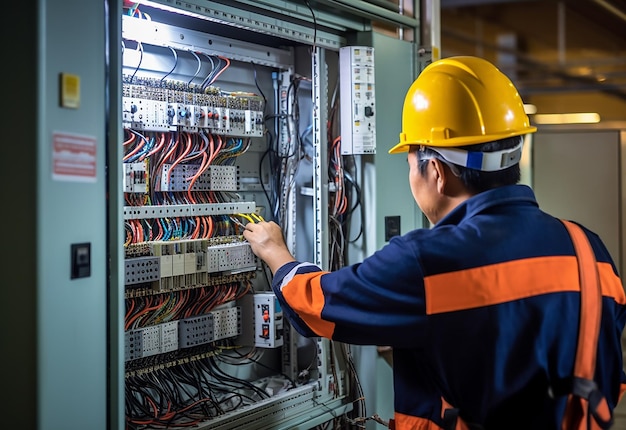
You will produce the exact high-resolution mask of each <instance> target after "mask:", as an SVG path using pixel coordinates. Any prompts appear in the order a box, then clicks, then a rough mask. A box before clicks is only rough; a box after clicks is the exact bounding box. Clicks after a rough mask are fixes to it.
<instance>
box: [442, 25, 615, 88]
mask: <svg viewBox="0 0 626 430" xmlns="http://www.w3.org/2000/svg"><path fill="white" fill-rule="evenodd" d="M441 35H442V36H443V35H445V36H448V37H453V38H455V39H457V40H460V41H463V42H465V43H468V44H470V45H475V44H476V43H479V42H480V43H481V44H482V46H483V47H484V48H486V49H491V50H492V51H494V52H506V53H509V54H514V55H516V56H517V58H518V63H519V64H524V65H527V66H529V67H532V68H534V69H535V70H540V71H542V72H544V73H545V74H546V75H547V76H553V77H558V78H561V79H564V80H567V81H570V82H576V83H579V84H582V85H583V86H584V87H587V86H590V85H593V86H595V87H596V88H597V91H598V92H601V93H605V94H608V95H611V96H614V97H618V98H620V99H622V100H626V91H620V90H616V88H615V86H610V87H609V86H605V85H603V84H601V83H598V81H597V79H596V78H595V77H592V76H579V75H572V74H570V73H568V72H567V71H565V70H564V69H562V68H561V67H556V68H555V67H552V66H550V65H549V64H545V63H543V62H541V61H538V60H536V59H534V58H532V57H530V56H528V55H526V54H524V53H522V52H520V51H518V50H515V49H507V48H503V47H501V46H498V45H494V44H491V43H486V42H485V41H477V40H476V39H475V38H474V37H472V36H470V35H468V34H466V33H464V32H460V31H458V30H451V29H449V28H443V27H442V28H441ZM518 89H519V90H520V92H523V90H524V88H523V87H520V88H518ZM571 91H575V89H573V88H572V89H571ZM546 92H549V91H546Z"/></svg>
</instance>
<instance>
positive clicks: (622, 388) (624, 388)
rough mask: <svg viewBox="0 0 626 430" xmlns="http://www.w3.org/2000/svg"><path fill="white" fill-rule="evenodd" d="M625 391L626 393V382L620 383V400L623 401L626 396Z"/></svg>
mask: <svg viewBox="0 0 626 430" xmlns="http://www.w3.org/2000/svg"><path fill="white" fill-rule="evenodd" d="M624 393H626V384H620V385H619V397H618V400H617V401H618V402H621V401H622V397H624Z"/></svg>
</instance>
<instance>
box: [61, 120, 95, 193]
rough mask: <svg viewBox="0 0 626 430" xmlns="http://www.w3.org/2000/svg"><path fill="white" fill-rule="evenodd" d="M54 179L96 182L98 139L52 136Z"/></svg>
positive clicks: (63, 135) (68, 135) (76, 136)
mask: <svg viewBox="0 0 626 430" xmlns="http://www.w3.org/2000/svg"><path fill="white" fill-rule="evenodd" d="M52 178H53V179H55V180H59V181H78V182H95V181H96V138H95V137H92V136H83V135H79V134H71V133H60V132H54V133H53V134H52Z"/></svg>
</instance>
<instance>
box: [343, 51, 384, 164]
mask: <svg viewBox="0 0 626 430" xmlns="http://www.w3.org/2000/svg"><path fill="white" fill-rule="evenodd" d="M339 73H340V78H339V79H340V81H339V83H340V88H341V93H340V94H341V153H342V154H344V155H352V154H355V155H356V154H375V153H376V111H377V109H378V108H377V106H376V91H375V89H376V87H375V82H374V48H372V47H367V46H345V47H342V48H340V50H339Z"/></svg>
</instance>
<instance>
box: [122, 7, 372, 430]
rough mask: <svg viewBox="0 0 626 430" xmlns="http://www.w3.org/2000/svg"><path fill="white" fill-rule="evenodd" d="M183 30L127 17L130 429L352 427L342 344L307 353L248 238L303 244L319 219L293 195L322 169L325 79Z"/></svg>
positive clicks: (252, 47)
mask: <svg viewBox="0 0 626 430" xmlns="http://www.w3.org/2000/svg"><path fill="white" fill-rule="evenodd" d="M212 6H213V4H212V3H210V4H209V6H205V7H207V8H208V7H212ZM177 7H182V8H184V5H182V4H178V5H177ZM145 11H149V12H148V13H149V16H150V17H151V19H143V17H145V16H146V15H144V13H145ZM196 12H197V10H196ZM194 15H197V13H194ZM171 18H172V15H170V12H169V11H163V10H158V8H153V7H152V6H146V5H144V4H143V3H141V4H139V3H138V4H133V5H132V6H131V5H128V15H125V16H123V17H122V48H123V49H122V63H123V64H122V82H121V96H122V97H121V109H122V118H121V127H122V130H123V141H121V142H120V146H121V147H122V150H121V152H122V169H120V170H121V174H122V175H123V180H122V181H121V186H122V190H123V194H124V208H123V218H124V254H125V265H124V268H125V277H124V280H125V288H124V301H125V314H124V347H125V349H124V370H125V372H124V373H125V375H124V376H125V378H124V380H125V385H126V386H125V390H123V391H124V392H125V395H126V404H125V406H126V408H125V410H126V417H125V419H126V423H127V424H128V427H129V428H130V429H136V428H150V426H163V424H164V423H166V424H167V426H168V428H179V427H187V426H190V425H191V423H193V425H194V426H196V427H198V428H201V429H213V428H215V429H218V428H219V429H233V428H246V429H250V430H254V429H264V428H265V429H266V428H294V427H296V426H297V427H299V428H303V429H306V428H313V427H315V426H317V425H318V424H321V423H323V422H326V421H329V420H337V423H338V422H339V421H340V418H334V417H335V416H336V417H341V416H342V415H343V414H344V413H345V412H346V411H348V410H350V409H351V407H352V404H351V402H349V401H347V400H346V398H345V397H346V394H347V393H346V391H345V390H343V389H341V390H339V389H337V386H338V385H337V383H336V381H337V378H339V379H340V380H343V379H344V376H342V375H344V374H345V373H342V372H343V370H341V369H339V370H338V369H337V367H339V366H338V365H337V363H336V360H337V359H336V357H335V356H334V355H333V354H332V353H331V351H330V350H331V347H330V344H329V343H328V342H318V341H317V340H310V341H309V342H308V343H307V345H308V347H307V348H306V350H305V351H304V352H303V351H301V348H300V345H299V344H298V342H299V336H298V335H297V333H296V332H295V331H293V330H291V331H290V330H289V329H290V326H289V323H288V321H286V320H285V319H284V315H283V310H282V309H281V306H280V303H279V302H278V300H277V298H276V296H275V295H274V293H272V292H271V285H270V281H269V278H268V276H266V274H264V273H263V271H264V270H265V269H266V267H265V265H264V263H263V262H261V261H260V260H259V259H258V258H257V257H256V256H255V254H254V253H253V252H252V248H251V246H250V244H249V243H248V242H247V241H246V240H245V238H244V237H243V232H244V229H245V227H246V224H247V223H251V222H260V221H265V220H267V221H270V220H271V221H275V222H277V223H278V224H279V225H285V226H286V228H289V230H288V231H287V233H286V235H287V236H291V240H292V241H293V240H294V239H293V237H294V236H295V231H296V228H295V227H294V223H295V219H296V214H299V213H305V212H306V211H307V210H308V207H309V206H308V205H302V206H299V205H301V203H299V202H297V195H298V193H297V192H296V191H295V190H296V189H297V186H294V184H295V181H296V176H297V173H298V170H299V168H300V164H301V163H302V162H303V160H305V158H306V157H308V156H309V155H308V154H307V155H306V157H305V155H304V153H303V143H302V139H303V136H302V135H306V134H307V133H312V130H313V129H314V118H313V116H314V115H318V113H319V109H320V107H321V106H314V104H315V103H316V102H315V101H314V100H313V99H312V98H311V94H312V91H311V86H312V84H311V79H310V78H308V77H307V76H310V75H314V74H315V73H313V71H312V70H307V71H306V73H307V75H301V74H299V73H297V72H296V70H295V69H296V65H295V63H296V59H295V54H294V51H295V50H294V49H293V47H285V46H284V45H283V44H282V43H280V44H271V45H260V44H256V43H252V42H249V41H244V40H237V39H233V38H232V36H233V34H232V32H231V31H225V30H228V29H223V28H222V29H221V30H222V31H223V32H224V33H225V34H221V35H220V34H214V33H213V31H214V30H216V29H217V28H218V27H219V26H214V25H213V24H215V23H214V22H212V25H209V26H200V25H198V21H196V19H197V16H194V17H193V18H192V19H189V17H184V18H183V17H177V19H173V20H171V21H170V19H171ZM179 18H180V19H179ZM183 23H188V24H191V25H190V27H189V28H186V27H184V26H183ZM198 28H204V29H205V31H198V30H197V29H198ZM254 39H255V38H252V40H254ZM207 42H208V43H207ZM276 46H283V47H281V48H277V47H276ZM370 52H371V51H370ZM334 59H335V60H336V59H338V55H337V54H335V58H334ZM365 76H367V77H368V79H369V78H370V77H371V74H369V73H366V75H365ZM356 77H357V78H358V79H361V76H360V75H359V76H356ZM335 79H336V78H335ZM372 82H373V81H372ZM301 84H303V87H304V88H305V89H306V90H302V89H301ZM370 90H371V88H370ZM370 90H368V91H365V92H363V93H362V95H363V98H371V94H372V92H371V91H370ZM359 94H360V93H359ZM372 103H373V102H372ZM372 106H373V104H370V105H368V106H367V107H368V109H367V115H368V117H371V115H372V112H373V108H372ZM359 108H361V106H360V105H359ZM307 130H308V131H307ZM306 152H307V153H311V151H310V150H308V151H306ZM317 157H318V158H319V159H321V158H324V157H325V155H324V157H322V155H318V156H317ZM298 200H299V199H298ZM292 241H289V240H288V242H289V243H290V244H292ZM302 354H305V355H306V357H305V358H303V357H301V355H302ZM318 357H321V359H319V360H318ZM302 363H306V366H305V368H304V369H303V368H302ZM303 375H305V376H303ZM153 379H154V381H155V383H153V384H151V385H150V389H149V391H146V388H145V387H146V381H147V380H153ZM298 392H300V393H303V395H304V396H306V397H301V396H300V395H296V393H298ZM155 398H158V401H156V402H154V400H153V399H155ZM294 398H298V400H297V402H296V403H294V401H293V399H294ZM207 399H211V401H210V402H207V401H206V400H207ZM152 403H154V404H152ZM145 404H150V405H151V407H150V408H145V407H144V406H143V405H145ZM303 413H306V416H307V417H314V416H315V417H316V418H315V420H317V421H315V422H317V424H313V421H311V422H309V421H310V420H309V419H308V418H307V419H306V420H305V421H306V422H303V421H301V420H302V417H303ZM278 415H280V416H281V418H280V420H281V421H282V422H283V423H284V424H282V425H281V426H278V424H277V421H276V417H277V416H278ZM192 416H193V417H194V419H193V420H192V421H190V420H189V417H192ZM290 421H293V423H292V424H293V426H292V425H291V424H288V422H290ZM146 426H147V427H146Z"/></svg>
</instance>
